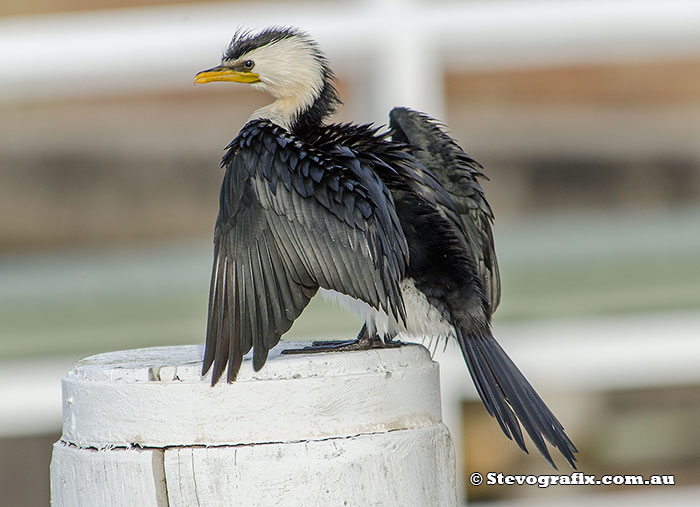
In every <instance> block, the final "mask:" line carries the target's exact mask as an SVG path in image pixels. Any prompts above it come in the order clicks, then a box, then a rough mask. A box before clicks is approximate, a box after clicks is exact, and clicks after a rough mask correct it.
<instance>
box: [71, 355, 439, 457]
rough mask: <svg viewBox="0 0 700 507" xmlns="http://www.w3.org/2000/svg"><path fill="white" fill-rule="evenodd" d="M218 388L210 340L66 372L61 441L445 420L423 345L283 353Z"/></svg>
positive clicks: (333, 431)
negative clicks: (208, 365) (205, 345)
mask: <svg viewBox="0 0 700 507" xmlns="http://www.w3.org/2000/svg"><path fill="white" fill-rule="evenodd" d="M303 345H304V344H300V343H289V342H284V343H282V344H280V345H278V346H277V347H275V348H274V349H273V350H272V351H271V354H270V357H269V358H268V361H267V363H266V364H265V366H264V367H263V368H262V369H261V370H260V371H258V372H255V371H254V370H253V367H252V364H251V363H252V361H251V359H250V358H249V357H246V359H245V360H244V362H243V366H242V368H241V371H240V373H239V375H238V379H237V380H236V381H235V382H232V383H230V384H228V383H226V382H219V383H218V384H217V385H215V386H214V387H211V386H210V385H209V384H210V381H211V377H210V375H211V374H209V375H207V376H206V377H202V376H201V374H200V372H201V362H202V347H201V346H197V345H186V346H177V347H155V348H147V349H135V350H124V351H119V352H109V353H105V354H98V355H95V356H91V357H88V358H85V359H83V360H81V361H79V362H78V363H77V364H76V365H75V367H74V368H73V370H72V371H71V372H70V373H69V374H68V375H66V376H65V377H63V401H64V404H63V437H62V440H63V441H65V442H68V443H71V444H74V445H77V446H82V447H96V448H105V447H115V446H117V447H130V446H134V445H137V446H141V447H163V446H166V447H167V446H173V445H241V444H256V443H267V442H290V441H301V440H309V439H312V440H313V439H324V438H332V437H345V436H348V435H359V434H365V433H376V432H383V431H390V430H397V429H408V428H420V427H426V426H431V425H434V424H437V423H439V422H440V420H441V415H440V387H439V378H438V367H437V364H436V363H434V362H433V361H432V360H431V358H430V354H429V353H428V350H427V349H426V348H425V347H423V346H421V345H415V344H409V345H405V346H402V347H398V348H390V349H372V350H365V351H353V352H331V353H313V354H293V355H287V354H284V355H283V354H281V351H282V350H284V349H287V348H298V347H301V346H303Z"/></svg>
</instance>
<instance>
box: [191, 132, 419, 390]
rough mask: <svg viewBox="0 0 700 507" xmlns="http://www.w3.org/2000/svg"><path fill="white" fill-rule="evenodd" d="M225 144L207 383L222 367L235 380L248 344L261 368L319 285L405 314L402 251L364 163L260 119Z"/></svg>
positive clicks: (379, 188)
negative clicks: (317, 146)
mask: <svg viewBox="0 0 700 507" xmlns="http://www.w3.org/2000/svg"><path fill="white" fill-rule="evenodd" d="M228 149H229V150H228V152H227V153H226V155H225V156H224V158H223V161H222V163H223V165H225V167H226V174H225V176H224V181H223V183H222V187H221V196H220V209H219V217H218V219H217V225H216V230H215V234H214V265H213V269H212V280H211V285H210V293H209V311H208V323H207V339H206V347H205V354H204V362H203V369H202V372H203V374H205V373H206V372H208V371H209V370H210V369H211V368H212V366H213V374H212V383H216V382H217V381H218V379H219V378H220V377H221V375H222V374H223V372H224V371H225V369H226V367H227V366H228V375H227V379H228V381H233V380H235V378H236V374H237V373H238V370H239V368H240V365H241V363H242V358H243V356H244V355H245V354H247V353H248V352H249V351H250V349H251V348H252V349H253V367H254V368H255V369H256V370H258V369H260V368H261V367H262V366H263V364H264V363H265V361H266V359H267V354H268V351H269V350H270V349H271V348H272V347H274V346H275V345H276V344H277V343H278V342H279V340H280V337H281V335H282V334H283V333H285V332H286V331H287V330H288V329H289V328H290V327H291V325H292V323H293V322H294V320H295V319H296V318H297V317H298V316H299V315H300V314H301V312H302V311H303V309H304V308H305V307H306V305H307V304H308V302H309V300H310V298H311V297H312V296H313V295H314V294H315V293H316V291H317V290H318V288H319V287H324V288H327V289H333V290H337V291H339V292H343V293H345V294H348V295H350V296H353V297H355V298H357V299H360V300H362V301H365V302H366V303H368V304H370V305H372V306H374V307H375V308H381V309H383V310H385V311H386V312H387V313H389V314H391V315H393V316H394V317H395V318H396V319H397V320H402V319H403V316H404V315H405V312H404V308H403V301H402V299H401V293H400V289H399V281H400V279H401V276H402V275H403V273H404V271H405V269H406V264H407V252H408V247H407V246H406V239H405V237H404V235H403V232H402V230H401V227H400V226H399V221H398V218H397V217H396V212H395V210H394V205H393V201H392V200H391V195H390V193H389V192H388V190H386V188H385V186H384V185H383V183H382V182H381V181H380V180H379V179H378V177H377V176H376V175H375V174H373V173H372V171H371V170H370V169H368V168H367V167H364V166H363V165H362V164H360V163H359V161H358V160H356V159H355V158H354V155H353V154H352V152H350V150H338V152H337V153H334V152H333V150H331V151H328V152H324V151H321V150H318V149H315V148H312V147H310V146H306V145H304V144H303V143H301V142H300V141H299V140H298V139H295V138H294V137H293V136H292V135H291V134H289V133H287V132H286V131H285V130H283V129H281V128H280V127H277V126H275V125H273V124H272V123H270V122H268V121H265V120H259V121H255V122H251V123H249V124H248V125H246V126H245V127H244V128H243V129H242V130H241V133H240V134H239V136H238V137H237V138H236V139H235V140H234V141H233V142H232V143H231V144H230V145H229V146H228ZM285 161H286V162H285ZM280 182H281V183H282V184H281V185H280V184H279V183H280ZM348 217H352V220H348ZM358 274H359V275H360V276H358Z"/></svg>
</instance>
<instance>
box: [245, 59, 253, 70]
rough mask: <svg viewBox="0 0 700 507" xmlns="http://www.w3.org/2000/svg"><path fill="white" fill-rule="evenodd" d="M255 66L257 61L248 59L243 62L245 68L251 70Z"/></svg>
mask: <svg viewBox="0 0 700 507" xmlns="http://www.w3.org/2000/svg"><path fill="white" fill-rule="evenodd" d="M254 66H255V62H254V61H253V60H246V61H245V62H243V68H244V69H246V70H250V69H252V68H253V67H254Z"/></svg>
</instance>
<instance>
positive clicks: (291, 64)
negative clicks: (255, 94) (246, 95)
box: [243, 37, 324, 130]
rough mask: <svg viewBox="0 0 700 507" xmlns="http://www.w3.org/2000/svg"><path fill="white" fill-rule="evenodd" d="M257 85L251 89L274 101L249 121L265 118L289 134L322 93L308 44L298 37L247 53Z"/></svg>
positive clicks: (317, 66) (320, 76)
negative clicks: (251, 61) (295, 122)
mask: <svg viewBox="0 0 700 507" xmlns="http://www.w3.org/2000/svg"><path fill="white" fill-rule="evenodd" d="M243 58H246V59H250V60H253V61H254V62H255V67H254V69H253V72H255V73H256V74H258V75H259V76H260V82H258V83H255V84H253V88H256V89H258V90H262V91H264V92H266V93H269V94H270V95H272V96H273V97H274V98H275V99H276V100H275V101H274V102H273V103H272V104H269V105H267V106H265V107H261V108H260V109H258V110H257V111H255V112H254V113H253V114H252V116H251V117H250V120H255V119H261V118H265V119H267V120H270V121H271V122H273V123H276V124H277V125H280V126H281V127H284V128H286V129H287V130H289V129H290V128H291V126H292V124H293V123H294V121H295V120H296V119H297V118H298V116H299V115H300V114H301V113H302V112H303V111H305V110H306V109H308V108H310V107H311V106H312V105H313V103H314V101H315V100H316V99H317V98H318V97H319V95H320V94H321V91H322V89H323V83H324V71H323V66H322V63H321V61H320V60H319V59H318V57H317V56H316V53H315V50H314V48H313V46H312V43H311V42H310V41H308V40H305V39H301V38H298V37H292V38H289V39H283V40H280V41H277V42H275V43H273V44H269V45H267V46H263V47H260V48H257V49H254V50H253V51H250V52H249V53H247V54H246V55H245V56H244V57H243Z"/></svg>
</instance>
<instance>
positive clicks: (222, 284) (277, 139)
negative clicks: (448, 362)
mask: <svg viewBox="0 0 700 507" xmlns="http://www.w3.org/2000/svg"><path fill="white" fill-rule="evenodd" d="M211 81H233V82H238V83H250V84H251V86H253V87H254V88H256V89H259V90H262V91H264V92H266V93H268V94H269V95H271V96H272V97H273V98H274V99H275V100H274V102H272V103H271V104H270V105H267V106H265V107H262V108H260V109H258V110H257V111H255V112H254V113H253V114H252V116H251V117H250V119H249V120H248V122H247V123H246V124H245V126H244V127H243V128H242V129H241V131H240V133H239V134H238V136H237V137H236V138H235V139H234V140H233V141H232V142H231V143H230V144H229V145H228V146H227V151H226V153H225V155H224V157H223V160H222V166H223V167H224V168H225V169H226V173H225V176H224V179H223V184H222V187H221V194H220V204H219V206H220V209H219V216H218V219H217V222H216V228H215V233H214V264H213V270H212V278H211V289H210V294H209V310H208V324H207V337H206V349H205V355H204V364H203V374H206V373H207V372H208V371H209V370H210V369H211V368H212V367H213V374H212V383H216V382H217V381H218V380H219V379H220V377H221V375H222V374H223V372H224V371H225V370H226V368H227V367H228V374H227V379H228V381H229V382H231V381H234V380H235V379H236V375H237V373H238V370H239V368H240V366H241V363H242V360H243V356H244V355H245V354H246V353H247V352H249V351H250V350H251V348H252V350H253V367H254V368H255V369H256V370H258V369H260V368H262V366H263V364H264V363H265V360H266V359H267V354H268V351H269V350H270V349H271V348H272V347H274V346H275V345H276V344H277V343H278V342H279V341H280V337H281V336H282V334H284V333H285V332H286V331H287V330H288V329H289V328H290V327H291V325H292V323H293V322H294V320H295V319H296V318H297V317H298V316H299V315H300V314H301V312H302V310H303V309H304V308H305V307H306V305H307V304H308V303H309V300H310V299H311V298H312V297H313V296H314V295H315V294H316V292H317V291H318V290H319V288H320V289H322V290H325V291H327V292H330V293H331V294H335V295H336V296H337V297H338V298H339V299H341V300H345V301H347V302H349V306H351V307H352V308H353V309H355V310H356V311H358V312H360V313H361V315H362V316H363V317H364V319H365V321H364V322H365V323H364V326H363V328H362V330H361V332H360V335H359V336H358V339H357V340H356V341H355V342H353V343H350V344H346V345H345V346H343V345H337V344H336V345H335V347H336V348H337V349H342V348H362V347H372V346H377V344H380V345H381V344H382V343H386V344H390V343H391V341H392V340H393V339H394V338H396V337H399V338H400V337H409V338H410V337H416V338H420V339H424V338H426V337H434V338H442V339H445V340H456V341H457V343H458V344H459V347H460V349H461V351H462V354H463V356H464V359H465V360H466V363H467V367H468V369H469V372H470V373H471V376H472V379H473V380H474V384H475V386H476V389H477V391H478V393H479V396H480V397H481V400H482V401H483V403H484V405H485V406H486V410H487V411H488V412H489V414H491V415H492V416H493V417H495V418H496V420H497V421H498V423H499V424H500V426H501V428H502V430H503V432H504V433H505V434H506V436H508V438H512V439H514V440H515V441H516V442H517V443H518V445H519V446H520V447H521V448H522V449H523V450H524V451H525V452H527V449H526V446H525V442H524V439H523V433H522V431H521V425H522V427H523V428H524V429H525V431H526V432H527V433H528V435H529V436H530V438H531V439H532V441H533V442H534V444H535V446H536V447H537V449H539V451H540V452H541V453H542V455H543V456H544V457H545V458H546V460H547V461H548V462H549V463H550V464H551V465H552V466H554V462H553V460H552V458H551V456H550V454H549V451H548V449H547V445H546V444H545V441H548V442H549V443H550V444H551V445H553V446H554V447H556V448H558V449H559V451H560V452H561V454H562V455H563V456H564V458H565V459H566V461H568V463H569V464H570V465H571V466H572V467H574V466H575V461H576V458H575V456H574V453H576V452H577V450H576V448H575V447H574V445H573V443H572V442H571V440H570V439H569V438H568V437H567V435H566V433H565V432H564V429H563V427H562V425H561V424H560V423H559V421H558V420H557V419H556V417H555V416H554V415H553V414H552V412H551V411H550V410H549V408H547V406H546V405H545V403H544V402H543V401H542V399H541V398H540V397H539V396H538V394H537V393H536V392H535V390H534V389H533V387H532V386H531V385H530V383H529V382H528V381H527V379H526V378H525V377H524V376H523V374H522V373H521V372H520V371H519V370H518V368H517V367H516V366H515V364H514V363H513V361H512V360H511V359H510V358H509V357H508V356H507V355H506V353H505V352H504V351H503V349H502V348H501V347H500V345H499V344H498V343H497V342H496V340H495V339H494V338H493V335H492V333H491V315H492V313H493V312H494V310H495V309H496V307H497V306H498V303H499V300H500V279H499V273H498V265H497V262H496V255H495V251H494V244H493V236H492V231H491V224H492V220H493V214H492V212H491V208H490V207H489V204H488V203H487V202H486V199H485V197H484V192H483V190H482V188H481V186H480V184H479V182H478V178H479V177H481V176H483V175H482V172H481V171H482V167H481V166H480V165H479V164H478V163H477V162H476V161H475V160H474V159H472V158H471V157H470V156H468V155H467V154H466V153H464V152H463V151H462V149H461V148H460V147H459V146H458V145H457V144H456V143H455V141H454V140H452V139H451V138H450V137H449V136H448V135H447V134H446V133H445V131H444V130H443V128H442V127H441V125H440V124H439V123H438V122H436V121H435V120H433V119H431V118H429V117H428V116H426V115H424V114H422V113H418V112H416V111H413V110H410V109H405V108H396V109H393V110H392V111H391V113H390V129H389V131H388V132H386V133H380V131H379V129H377V128H374V127H372V126H371V125H356V124H342V125H341V124H327V123H325V120H326V119H327V117H328V116H329V115H330V114H331V113H333V112H334V110H335V108H336V106H337V105H338V104H339V103H340V101H339V99H338V94H337V92H336V89H335V87H334V84H333V83H334V77H333V73H332V72H331V70H330V68H329V66H328V62H327V60H326V58H325V57H324V55H323V54H322V53H321V51H320V50H319V48H318V47H317V45H316V44H315V42H314V41H313V40H312V39H311V38H309V36H308V35H307V34H305V33H304V32H302V31H300V30H297V29H293V28H276V27H275V28H270V29H267V30H264V31H262V32H260V33H257V34H252V33H248V32H239V33H237V34H236V35H235V36H234V38H233V40H232V41H231V43H230V44H229V46H228V47H227V49H226V50H225V52H224V55H223V58H222V61H221V65H219V66H217V67H214V68H211V69H208V70H205V71H202V72H200V73H198V74H197V75H196V76H195V83H208V82H211ZM327 347H328V346H327ZM331 347H332V346H331Z"/></svg>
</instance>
